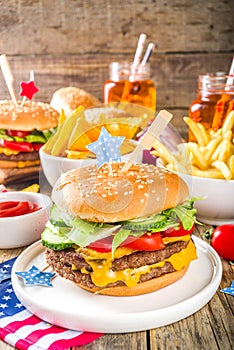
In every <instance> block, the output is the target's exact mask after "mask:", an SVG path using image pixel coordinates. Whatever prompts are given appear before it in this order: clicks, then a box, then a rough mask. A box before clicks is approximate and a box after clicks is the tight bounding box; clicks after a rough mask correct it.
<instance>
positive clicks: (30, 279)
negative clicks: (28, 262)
mask: <svg viewBox="0 0 234 350" xmlns="http://www.w3.org/2000/svg"><path fill="white" fill-rule="evenodd" d="M16 275H17V276H19V277H21V278H23V279H24V284H25V285H26V286H38V285H40V286H46V287H52V284H51V283H50V280H51V278H52V277H54V275H55V273H51V272H42V271H41V270H39V269H38V268H37V267H36V266H34V265H33V266H32V267H31V268H30V269H29V270H28V271H25V272H16Z"/></svg>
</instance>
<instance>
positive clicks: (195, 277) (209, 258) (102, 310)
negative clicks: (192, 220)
mask: <svg viewBox="0 0 234 350" xmlns="http://www.w3.org/2000/svg"><path fill="white" fill-rule="evenodd" d="M193 239H194V242H195V244H196V247H197V253H198V259H197V260H195V261H193V262H192V263H191V264H190V267H189V270H188V271H187V273H186V275H185V276H184V277H183V278H182V279H181V280H179V281H177V282H176V283H174V284H173V285H170V286H168V287H165V288H164V289H162V290H159V291H156V292H153V293H149V294H145V295H142V296H136V297H111V296H102V295H95V294H92V293H89V292H86V291H84V290H82V289H80V288H79V287H78V286H76V285H75V284H73V283H72V282H70V281H67V280H65V279H63V278H60V277H59V276H57V277H55V278H54V279H53V280H52V284H53V287H43V286H34V287H26V286H25V285H24V284H23V281H22V279H20V278H19V277H18V276H17V275H16V274H15V272H16V271H26V270H28V269H29V268H30V267H31V266H32V265H36V266H37V267H38V268H40V269H43V268H44V267H45V266H46V263H45V256H44V247H43V246H42V245H41V243H40V242H37V243H34V244H33V245H31V246H30V247H28V248H27V249H26V250H25V251H24V252H23V253H22V254H21V255H20V256H19V257H18V258H17V260H16V262H15V264H14V266H13V269H12V285H13V288H14V290H15V293H16V295H17V297H18V298H19V300H20V301H21V302H22V304H24V305H25V307H26V308H28V310H30V311H31V312H32V313H33V314H35V315H36V316H38V317H40V318H41V319H43V320H44V321H47V322H50V323H52V324H56V325H59V326H62V327H65V328H68V329H74V330H83V331H92V332H104V333H124V332H133V331H141V330H147V329H152V328H156V327H161V326H165V325H168V324H171V323H173V322H176V321H179V320H181V319H183V318H185V317H187V316H189V315H191V314H193V313H194V312H196V311H197V310H199V309H200V308H202V307H203V306H204V305H205V304H206V303H207V302H208V301H209V300H210V299H211V298H212V296H213V295H214V294H215V292H216V290H217V289H218V287H219V283H220V281H221V277H222V264H221V261H220V258H219V256H218V255H217V253H216V252H215V251H214V250H213V248H211V247H210V246H209V245H208V244H207V243H206V242H204V241H202V240H201V239H200V238H197V237H193Z"/></svg>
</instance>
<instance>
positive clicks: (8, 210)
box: [0, 201, 41, 218]
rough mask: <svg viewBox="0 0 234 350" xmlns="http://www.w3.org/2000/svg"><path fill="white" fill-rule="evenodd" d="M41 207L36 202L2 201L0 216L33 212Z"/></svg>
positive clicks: (5, 216)
mask: <svg viewBox="0 0 234 350" xmlns="http://www.w3.org/2000/svg"><path fill="white" fill-rule="evenodd" d="M40 208H41V207H40V206H39V205H38V204H36V203H30V202H28V201H27V202H18V201H14V202H10V201H9V202H2V203H0V218H7V217H13V216H20V215H25V214H30V213H33V212H34V211H36V210H39V209H40Z"/></svg>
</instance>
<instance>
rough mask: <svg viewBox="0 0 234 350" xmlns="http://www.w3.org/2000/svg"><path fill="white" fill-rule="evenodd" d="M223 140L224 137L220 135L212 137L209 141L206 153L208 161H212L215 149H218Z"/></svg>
mask: <svg viewBox="0 0 234 350" xmlns="http://www.w3.org/2000/svg"><path fill="white" fill-rule="evenodd" d="M221 141H222V137H221V136H219V135H218V136H217V137H214V138H212V139H211V140H210V141H209V143H208V145H207V146H206V150H207V153H206V155H205V157H206V161H207V163H210V160H211V157H212V155H213V154H214V152H215V150H216V149H217V147H218V145H219V144H220V142H221Z"/></svg>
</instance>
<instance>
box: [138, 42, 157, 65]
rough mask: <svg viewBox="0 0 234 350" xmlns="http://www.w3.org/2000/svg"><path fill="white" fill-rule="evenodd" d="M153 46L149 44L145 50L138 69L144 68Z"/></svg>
mask: <svg viewBox="0 0 234 350" xmlns="http://www.w3.org/2000/svg"><path fill="white" fill-rule="evenodd" d="M154 47H155V46H154V44H153V43H149V45H148V47H147V50H146V52H145V56H144V57H143V60H142V61H141V64H140V67H144V66H145V64H146V63H147V62H148V61H149V58H150V56H151V54H152V52H153V50H154Z"/></svg>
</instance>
